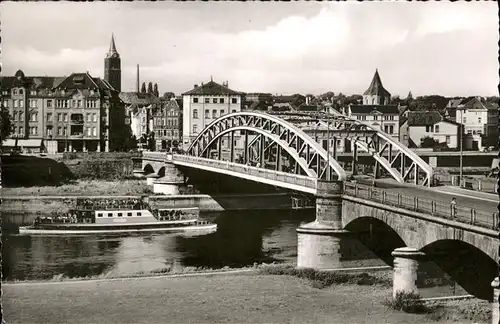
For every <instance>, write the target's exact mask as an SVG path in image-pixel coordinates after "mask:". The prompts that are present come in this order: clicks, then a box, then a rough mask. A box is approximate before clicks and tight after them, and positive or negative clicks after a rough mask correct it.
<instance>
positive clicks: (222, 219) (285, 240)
mask: <svg viewBox="0 0 500 324" xmlns="http://www.w3.org/2000/svg"><path fill="white" fill-rule="evenodd" d="M202 218H204V219H206V220H209V221H213V222H216V223H217V225H218V229H217V232H215V233H212V234H208V235H201V236H190V235H178V234H177V235H175V234H141V235H139V234H138V235H127V236H125V235H124V236H103V235H99V236H88V235H86V236H69V237H61V236H20V235H9V234H6V235H5V236H4V246H3V257H4V258H3V275H4V280H34V279H38V280H40V279H42V280H47V279H52V278H57V277H61V276H64V277H70V278H72V277H88V276H93V277H99V276H103V277H106V276H128V275H134V274H147V273H152V272H165V271H168V269H171V268H172V267H186V266H190V267H208V268H222V267H224V266H230V267H242V266H248V265H252V264H253V263H254V262H272V261H283V260H286V259H287V258H286V257H288V259H290V260H291V261H292V262H293V261H294V260H295V259H294V257H293V256H294V255H295V254H296V247H297V242H296V241H297V237H296V232H295V229H296V228H297V226H298V225H299V224H300V223H301V222H305V221H310V220H312V219H314V211H312V210H309V211H242V212H222V213H211V214H207V215H202ZM290 256H291V257H292V258H290Z"/></svg>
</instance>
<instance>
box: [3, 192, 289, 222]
mask: <svg viewBox="0 0 500 324" xmlns="http://www.w3.org/2000/svg"><path fill="white" fill-rule="evenodd" d="M76 198H77V197H43V196H38V197H37V196H34V197H17V198H6V199H2V214H1V217H2V223H3V224H2V226H4V225H9V224H10V225H12V224H14V225H17V226H20V225H29V224H31V223H32V222H33V220H34V219H35V217H36V213H38V212H40V213H41V214H44V215H50V214H51V213H52V212H55V211H67V210H68V209H70V208H72V207H73V206H75V205H76ZM79 198H85V197H79ZM100 198H107V197H100ZM109 198H110V199H120V198H131V199H132V198H140V197H139V196H128V197H119V196H110V197H109ZM149 203H150V204H151V205H152V206H155V207H158V208H173V207H175V208H182V207H198V208H200V210H201V211H205V212H206V211H224V210H245V209H248V210H258V209H262V210H264V209H290V208H291V201H290V196H289V195H287V194H265V195H214V196H213V197H211V196H209V195H177V196H150V197H149Z"/></svg>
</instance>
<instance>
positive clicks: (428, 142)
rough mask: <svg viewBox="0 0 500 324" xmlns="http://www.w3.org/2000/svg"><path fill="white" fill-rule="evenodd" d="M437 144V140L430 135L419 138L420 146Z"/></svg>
mask: <svg viewBox="0 0 500 324" xmlns="http://www.w3.org/2000/svg"><path fill="white" fill-rule="evenodd" d="M437 146H439V141H437V140H435V139H434V138H432V137H430V136H426V137H424V138H422V139H421V140H420V147H421V148H434V147H437Z"/></svg>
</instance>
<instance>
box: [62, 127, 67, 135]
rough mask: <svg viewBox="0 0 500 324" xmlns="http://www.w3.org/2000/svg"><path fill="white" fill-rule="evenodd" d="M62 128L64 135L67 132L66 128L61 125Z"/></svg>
mask: <svg viewBox="0 0 500 324" xmlns="http://www.w3.org/2000/svg"><path fill="white" fill-rule="evenodd" d="M62 130H63V135H64V136H66V134H67V129H66V127H63V129H62Z"/></svg>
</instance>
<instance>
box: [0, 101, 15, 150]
mask: <svg viewBox="0 0 500 324" xmlns="http://www.w3.org/2000/svg"><path fill="white" fill-rule="evenodd" d="M0 109H1V112H0V138H1V141H2V142H3V141H4V140H5V139H6V138H7V137H9V136H10V134H12V130H13V125H12V120H11V119H10V114H9V110H8V109H6V108H4V106H3V104H2V106H1V108H0Z"/></svg>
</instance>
